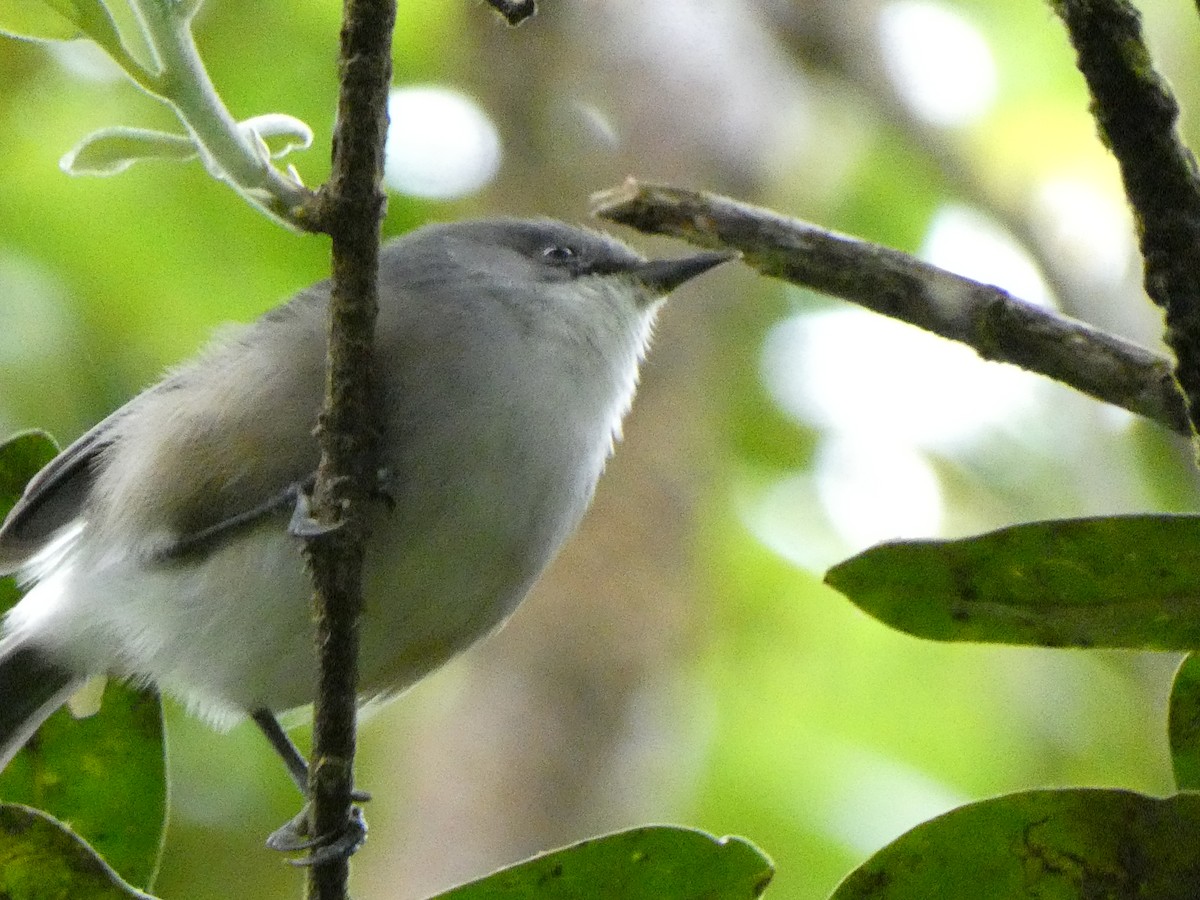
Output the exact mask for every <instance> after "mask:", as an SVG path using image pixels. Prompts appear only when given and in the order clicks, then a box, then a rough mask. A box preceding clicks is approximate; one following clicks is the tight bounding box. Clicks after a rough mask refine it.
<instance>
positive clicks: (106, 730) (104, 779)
mask: <svg viewBox="0 0 1200 900" xmlns="http://www.w3.org/2000/svg"><path fill="white" fill-rule="evenodd" d="M57 453H58V448H57V447H56V445H55V443H54V441H53V439H51V438H50V437H49V436H48V435H46V434H45V433H43V432H40V431H28V432H24V433H22V434H18V435H16V436H15V437H13V438H10V439H9V440H8V441H5V442H4V443H3V444H0V516H2V515H7V514H8V511H9V510H10V509H11V508H12V505H13V504H14V503H16V501H17V499H18V498H19V497H20V496H21V492H22V491H23V490H24V488H25V484H26V482H28V481H29V479H30V478H32V477H33V476H34V475H35V474H36V473H37V472H38V471H39V470H40V469H41V468H42V467H43V466H44V465H46V463H48V462H50V460H52V459H53V458H54V457H55V456H56V455H57ZM18 598H19V592H18V591H17V589H16V586H15V584H14V583H13V579H11V578H4V579H0V610H3V609H7V608H8V607H10V606H12V605H13V604H14V603H15V602H16V601H17V599H18ZM0 800H4V801H8V802H13V803H23V804H28V805H30V806H36V807H39V808H40V809H44V810H46V811H47V812H49V813H50V814H51V815H53V816H55V817H57V818H59V819H63V820H66V821H69V822H71V823H72V825H73V826H74V828H75V830H76V831H77V832H78V833H79V834H81V835H83V837H84V838H85V839H86V840H88V841H89V842H90V843H91V844H92V846H93V847H95V848H96V850H97V851H98V852H99V853H100V854H101V855H102V856H103V857H104V858H105V859H107V860H108V864H109V865H111V866H113V867H114V868H115V869H116V870H117V871H118V872H120V873H121V875H122V876H123V877H124V878H125V879H126V880H127V881H129V882H131V883H133V884H140V885H148V884H149V883H150V881H151V879H152V878H153V877H154V873H155V871H156V870H157V868H158V860H159V855H160V852H161V845H162V836H163V828H164V824H165V821H166V770H165V756H164V749H163V730H162V710H161V705H160V703H159V701H158V698H157V697H155V696H153V695H149V694H144V693H139V692H137V691H133V690H131V689H129V688H127V687H125V686H123V685H118V684H111V685H109V686H108V687H107V689H106V690H105V692H104V698H103V701H102V703H101V707H100V711H99V712H98V713H96V714H95V715H92V716H89V717H87V718H83V719H76V718H75V717H74V716H72V715H71V713H70V711H68V710H66V709H60V710H58V712H56V713H54V715H52V716H51V717H50V718H49V719H48V720H47V721H46V722H45V724H44V725H43V726H42V727H41V728H40V729H39V730H38V732H37V734H35V735H34V737H33V739H32V740H31V741H30V742H29V744H28V745H26V747H25V748H24V749H23V750H21V752H20V753H18V754H17V755H16V757H15V758H14V759H13V760H12V762H11V763H9V765H8V767H7V768H5V770H4V771H3V772H0ZM4 896H5V895H4V892H3V890H0V897H4Z"/></svg>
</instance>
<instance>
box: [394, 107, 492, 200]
mask: <svg viewBox="0 0 1200 900" xmlns="http://www.w3.org/2000/svg"><path fill="white" fill-rule="evenodd" d="M388 115H389V116H391V120H392V124H391V128H390V129H389V130H388V138H387V150H386V159H385V162H384V172H383V177H384V182H385V183H386V184H387V186H388V187H389V188H391V189H392V190H394V191H397V192H399V193H401V194H408V195H410V196H413V197H424V198H426V199H431V200H453V199H455V198H458V197H465V196H467V195H469V194H473V193H475V192H476V191H478V190H480V189H481V188H483V187H484V186H485V185H487V184H488V183H489V182H490V181H491V180H492V179H493V178H495V177H496V173H497V172H498V171H499V169H500V158H501V148H500V135H499V132H498V131H497V130H496V126H495V125H494V124H493V123H492V121H491V119H489V118H488V116H487V114H486V113H485V112H484V111H483V110H482V109H480V107H479V105H478V104H476V103H475V101H474V100H472V99H471V98H470V97H468V96H466V95H465V94H462V93H459V92H458V91H454V90H451V89H449V88H445V87H440V86H435V85H425V86H415V87H403V88H393V90H392V92H391V94H390V96H389V97H388Z"/></svg>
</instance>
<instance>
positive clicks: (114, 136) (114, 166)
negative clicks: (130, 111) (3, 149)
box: [58, 127, 196, 175]
mask: <svg viewBox="0 0 1200 900" xmlns="http://www.w3.org/2000/svg"><path fill="white" fill-rule="evenodd" d="M195 158H196V145H195V143H194V142H193V141H192V139H191V138H190V137H187V136H186V135H182V134H168V133H167V132H165V131H151V130H148V129H145V128H125V127H117V128H103V129H101V130H100V131H93V132H92V133H91V134H89V135H88V136H87V137H85V138H84V139H83V140H82V141H80V142H79V143H78V144H77V145H76V146H75V147H74V148H73V149H72V150H71V151H70V152H68V153H67V154H66V155H65V156H64V157H63V158H62V159H61V160H59V163H58V164H59V167H60V168H61V169H62V170H63V171H64V172H66V173H67V174H69V175H116V174H117V173H119V172H124V171H125V170H126V169H128V168H129V167H130V166H132V165H133V164H134V163H135V162H140V161H142V160H146V159H164V160H169V161H172V162H185V161H187V160H190V159H195Z"/></svg>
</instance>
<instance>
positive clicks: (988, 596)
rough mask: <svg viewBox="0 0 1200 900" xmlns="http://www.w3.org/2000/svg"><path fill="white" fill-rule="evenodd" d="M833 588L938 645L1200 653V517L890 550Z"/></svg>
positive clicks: (844, 573) (1097, 523)
mask: <svg viewBox="0 0 1200 900" xmlns="http://www.w3.org/2000/svg"><path fill="white" fill-rule="evenodd" d="M825 581H826V583H827V584H829V585H831V586H832V587H834V588H836V589H837V590H839V591H841V592H842V593H843V594H845V595H846V596H847V597H849V598H850V599H851V600H852V601H853V602H854V603H856V604H857V605H858V606H859V607H861V608H862V609H863V610H865V611H866V612H868V613H870V614H871V615H872V616H874V617H875V618H877V619H879V620H880V621H882V622H885V623H887V624H888V625H891V626H892V627H893V628H898V629H899V630H901V631H906V632H908V633H909V634H914V635H916V636H918V637H924V638H931V639H933V640H939V641H991V642H997V643H1007V644H1033V645H1037V646H1043V647H1122V648H1128V649H1147V650H1190V649H1193V648H1200V517H1197V516H1170V515H1144V516H1118V517H1113V518H1096V519H1066V520H1062V521H1052V522H1033V523H1029V524H1025V525H1016V526H1013V527H1011V528H1005V529H1002V530H1000V531H994V532H991V533H990V534H984V535H981V536H979V537H972V538H967V539H965V540H956V541H899V542H895V543H888V544H881V545H879V546H876V547H872V548H871V549H869V550H867V551H865V552H863V553H861V554H859V555H858V556H855V557H853V558H851V559H849V560H846V561H845V562H842V563H839V564H838V565H836V566H834V567H833V568H832V569H830V570H829V572H828V573H826V575H825Z"/></svg>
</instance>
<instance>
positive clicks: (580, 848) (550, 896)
mask: <svg viewBox="0 0 1200 900" xmlns="http://www.w3.org/2000/svg"><path fill="white" fill-rule="evenodd" d="M773 873H774V869H773V868H772V866H771V861H770V860H768V859H767V858H766V857H765V856H764V855H763V854H762V852H761V851H760V850H759V849H758V848H757V847H755V846H754V845H753V844H751V843H749V842H748V841H745V840H743V839H742V838H737V837H725V838H715V837H713V836H712V835H709V834H705V833H704V832H702V831H695V830H693V829H690V828H676V827H671V826H664V825H654V826H648V827H645V828H635V829H633V830H631V831H621V832H618V833H616V834H610V835H605V836H604V837H597V838H591V839H589V840H586V841H581V842H580V843H578V844H572V845H571V846H570V847H564V848H563V849H561V850H554V851H552V852H550V853H544V854H542V855H540V856H535V857H534V858H532V859H530V860H527V861H525V862H523V863H518V864H517V865H515V866H512V867H510V868H507V869H502V870H501V871H499V872H496V873H494V874H492V875H489V876H488V877H487V878H482V879H480V880H479V881H473V882H471V883H470V884H466V885H463V886H461V887H458V888H455V889H454V890H451V891H448V892H447V893H445V894H439V895H438V897H437V898H435V900H520V898H530V900H533V898H538V900H555V898H559V900H567V898H571V900H576V898H588V897H596V898H607V897H621V898H623V900H639V898H646V900H691V898H694V900H702V898H722V900H726V898H728V900H734V898H738V897H746V898H750V897H758V896H759V895H760V894H762V892H763V891H764V890H766V887H767V884H768V883H769V882H770V880H771V876H772V874H773Z"/></svg>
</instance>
